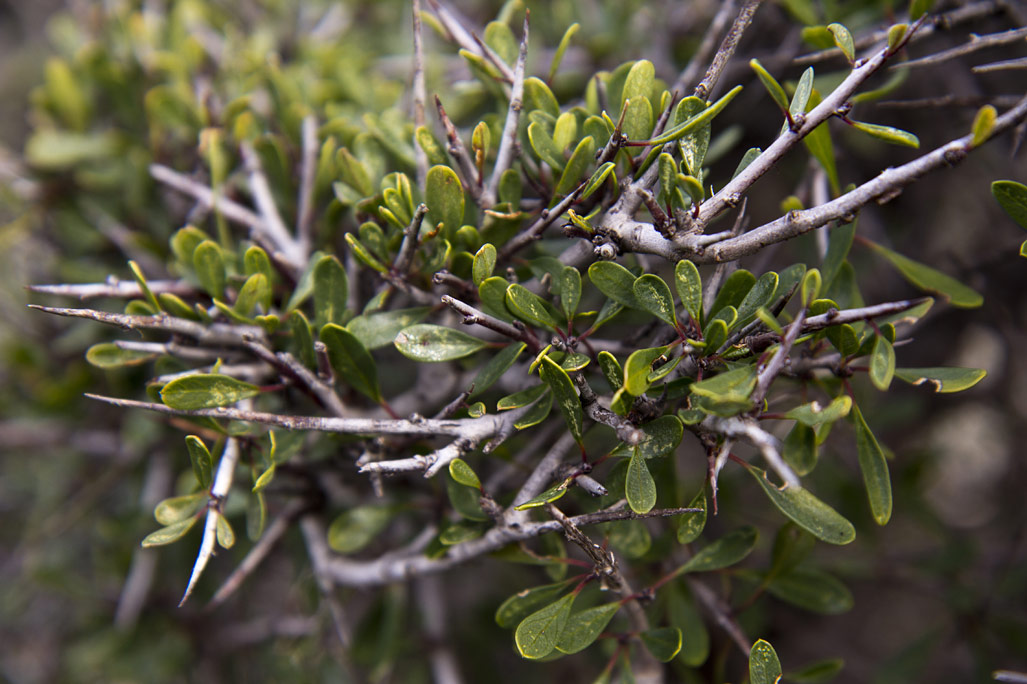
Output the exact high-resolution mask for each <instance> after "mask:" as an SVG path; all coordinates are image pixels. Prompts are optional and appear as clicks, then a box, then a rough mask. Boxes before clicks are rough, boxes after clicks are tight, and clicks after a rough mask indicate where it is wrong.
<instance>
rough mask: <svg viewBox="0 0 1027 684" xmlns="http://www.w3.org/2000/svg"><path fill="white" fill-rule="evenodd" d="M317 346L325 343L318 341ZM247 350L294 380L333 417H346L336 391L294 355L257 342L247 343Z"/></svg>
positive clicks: (344, 409)
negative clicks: (271, 348)
mask: <svg viewBox="0 0 1027 684" xmlns="http://www.w3.org/2000/svg"><path fill="white" fill-rule="evenodd" d="M316 344H323V343H322V342H320V341H318V342H317V343H316ZM246 348H247V349H249V350H250V352H251V353H252V354H254V355H255V356H256V357H257V358H259V359H261V360H262V361H265V362H267V363H268V364H270V365H271V366H272V367H273V368H277V369H278V370H279V371H280V372H281V373H282V374H283V375H286V376H288V377H290V378H292V379H293V380H294V381H295V382H296V383H298V384H299V386H300V387H301V388H302V389H304V390H306V391H307V392H308V393H309V394H311V395H312V396H313V397H314V398H315V399H317V401H318V403H320V404H321V405H322V406H324V407H325V408H326V409H328V410H329V411H330V412H331V413H332V414H333V415H336V416H339V417H340V418H341V417H345V415H346V407H345V406H344V405H343V403H342V400H341V399H340V398H339V395H338V394H336V392H335V389H334V388H333V387H332V386H331V385H330V384H328V383H327V382H322V381H321V379H320V378H318V377H317V376H316V375H314V373H312V372H311V371H310V369H308V368H307V367H306V366H304V365H303V364H302V363H300V362H299V360H298V359H296V357H294V356H293V355H292V354H290V353H288V352H278V353H277V354H276V353H275V352H273V351H271V350H270V349H268V348H267V347H265V346H264V345H263V344H261V343H260V342H258V341H255V340H254V341H250V342H247V343H246ZM319 358H320V357H319Z"/></svg>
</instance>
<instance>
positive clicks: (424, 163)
mask: <svg viewBox="0 0 1027 684" xmlns="http://www.w3.org/2000/svg"><path fill="white" fill-rule="evenodd" d="M413 4H414V8H413V15H414V83H413V92H414V130H415V131H416V130H417V129H418V128H420V127H421V126H424V125H425V124H426V123H427V121H426V119H425V115H424V103H425V102H426V101H427V100H428V95H427V91H426V89H425V84H424V42H423V41H424V36H423V35H422V31H421V0H414V3H413ZM413 145H414V164H415V165H416V166H417V187H419V188H423V187H424V181H425V179H426V178H427V177H428V155H427V153H425V151H424V149H422V148H421V145H420V144H419V143H418V142H417V140H416V135H415V140H414V141H413Z"/></svg>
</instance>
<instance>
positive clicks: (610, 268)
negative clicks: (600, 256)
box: [588, 261, 642, 309]
mask: <svg viewBox="0 0 1027 684" xmlns="http://www.w3.org/2000/svg"><path fill="white" fill-rule="evenodd" d="M588 278H589V280H591V281H592V284H593V285H595V286H596V287H597V288H599V291H600V292H602V293H603V294H604V295H606V296H607V297H609V298H610V299H612V300H613V301H615V302H617V303H618V304H623V305H624V306H626V307H628V308H631V309H641V308H642V306H641V305H640V304H639V302H638V300H637V299H636V298H635V290H634V286H635V276H634V274H632V273H631V271H629V270H628V269H626V268H624V267H623V266H621V265H620V264H618V263H615V262H613V261H597V262H595V263H594V264H592V265H591V266H589V267H588Z"/></svg>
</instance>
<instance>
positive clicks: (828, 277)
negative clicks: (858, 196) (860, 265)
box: [820, 221, 856, 288]
mask: <svg viewBox="0 0 1027 684" xmlns="http://www.w3.org/2000/svg"><path fill="white" fill-rule="evenodd" d="M855 235H856V221H851V222H849V223H843V224H842V225H839V226H835V227H834V228H832V229H831V234H830V237H829V238H828V243H827V254H825V255H824V262H823V264H821V266H820V273H821V275H822V276H823V278H824V286H825V287H828V288H830V287H831V283H833V282H834V279H835V278H836V277H837V276H838V272H839V271H840V270H841V267H842V264H843V263H844V262H845V259H846V257H848V256H849V248H850V247H852V240H853V238H854V237H855Z"/></svg>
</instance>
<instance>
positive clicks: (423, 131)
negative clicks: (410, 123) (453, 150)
mask: <svg viewBox="0 0 1027 684" xmlns="http://www.w3.org/2000/svg"><path fill="white" fill-rule="evenodd" d="M414 137H415V138H416V139H417V145H418V146H419V147H420V148H421V149H422V150H424V154H425V156H426V157H428V163H429V164H432V165H434V166H441V165H444V164H445V163H446V152H445V150H443V149H442V145H440V144H439V142H438V140H436V139H435V136H434V135H432V133H431V131H430V130H429V129H428V127H427V126H418V127H417V130H416V131H414Z"/></svg>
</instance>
